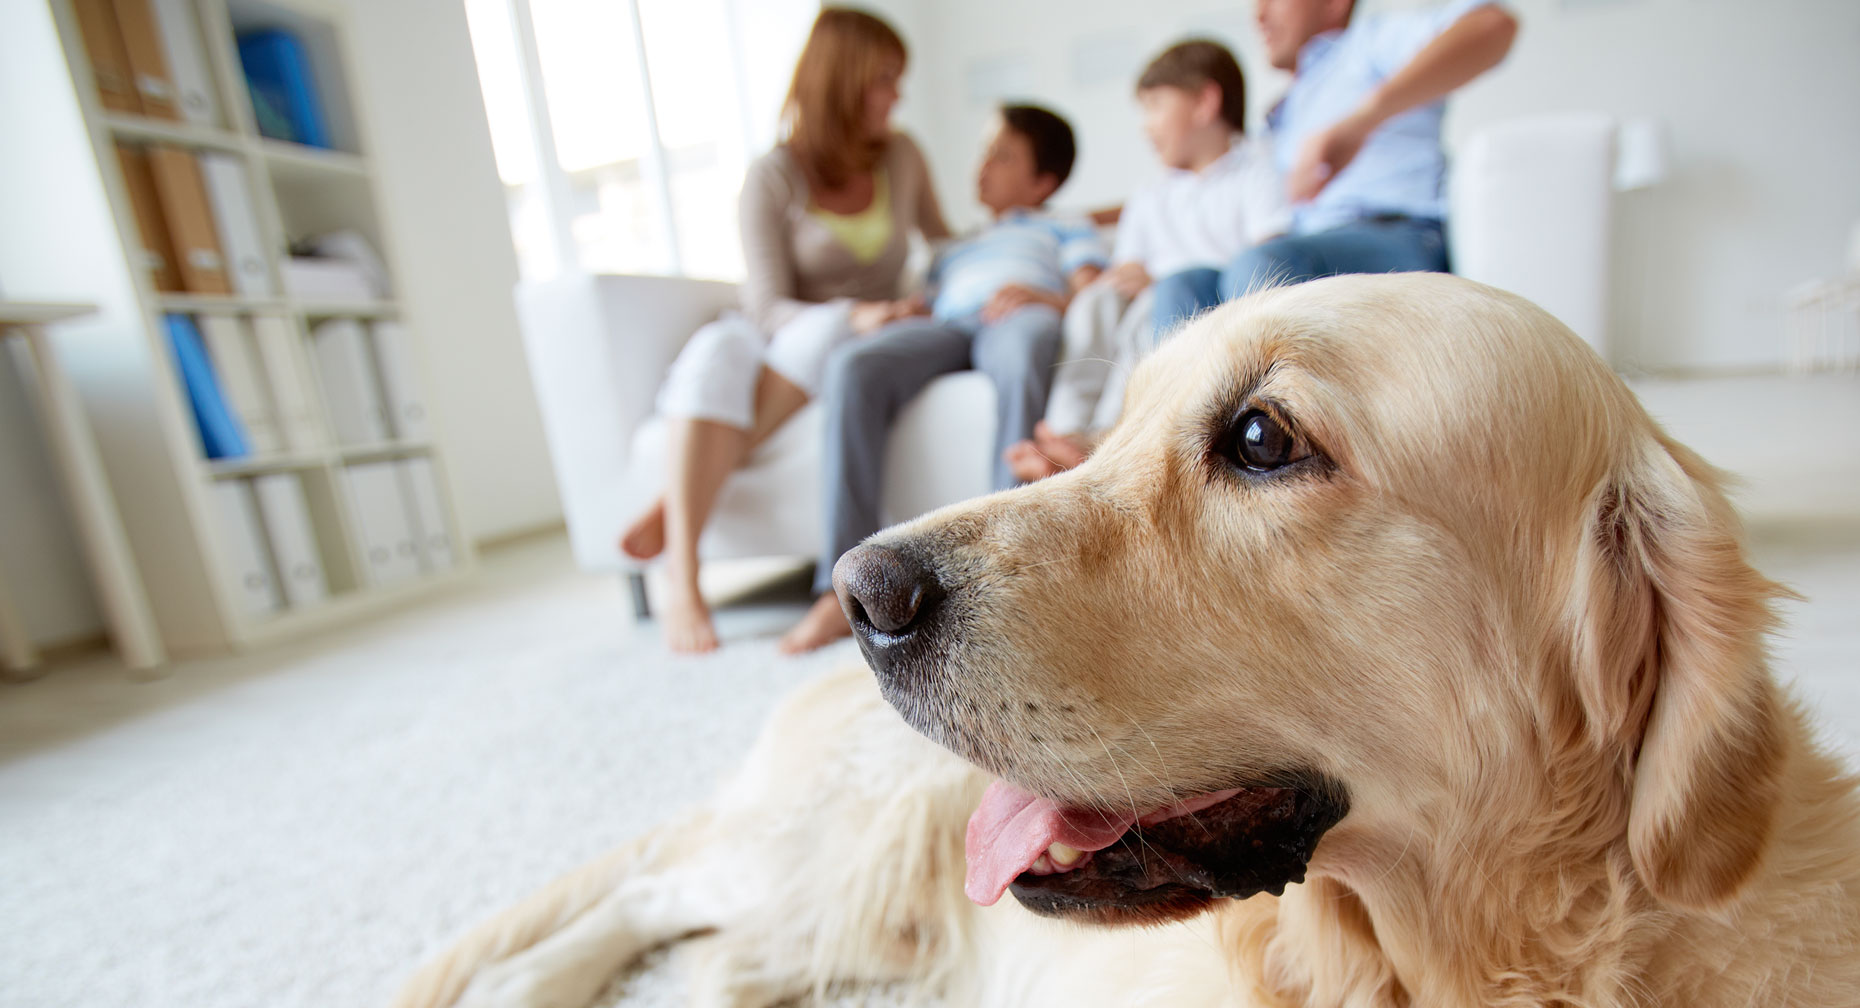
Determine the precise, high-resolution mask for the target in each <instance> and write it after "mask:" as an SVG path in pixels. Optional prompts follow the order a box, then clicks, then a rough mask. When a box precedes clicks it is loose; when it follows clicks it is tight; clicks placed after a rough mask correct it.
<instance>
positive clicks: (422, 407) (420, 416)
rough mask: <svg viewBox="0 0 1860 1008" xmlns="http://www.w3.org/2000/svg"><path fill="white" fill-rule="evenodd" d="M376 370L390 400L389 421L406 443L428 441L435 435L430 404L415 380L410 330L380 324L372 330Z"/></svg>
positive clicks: (383, 323)
mask: <svg viewBox="0 0 1860 1008" xmlns="http://www.w3.org/2000/svg"><path fill="white" fill-rule="evenodd" d="M369 330H370V332H369V335H370V337H372V338H371V339H370V341H369V342H371V343H372V344H373V345H374V351H375V367H376V369H377V371H378V372H379V374H380V376H381V393H382V395H383V396H384V397H385V398H386V400H387V411H388V421H389V423H390V424H391V425H392V427H393V431H394V436H395V437H396V438H399V439H400V440H402V441H424V440H426V438H427V437H428V435H429V434H430V433H431V429H430V428H429V427H428V426H427V422H426V400H425V397H423V396H422V395H421V394H420V384H419V382H418V380H417V379H416V378H415V377H414V368H413V363H412V359H411V357H410V354H411V353H412V348H411V347H410V346H408V345H407V330H406V328H405V327H403V326H402V325H401V324H400V323H399V322H387V321H382V322H376V323H375V324H374V325H372V326H370V327H369Z"/></svg>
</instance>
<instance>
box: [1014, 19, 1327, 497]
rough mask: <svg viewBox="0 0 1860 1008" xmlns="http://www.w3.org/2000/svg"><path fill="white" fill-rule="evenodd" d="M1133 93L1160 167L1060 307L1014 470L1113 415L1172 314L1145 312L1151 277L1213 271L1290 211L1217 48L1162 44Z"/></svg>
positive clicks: (1235, 71) (1038, 473)
mask: <svg viewBox="0 0 1860 1008" xmlns="http://www.w3.org/2000/svg"><path fill="white" fill-rule="evenodd" d="M1137 101H1138V102H1139V103H1140V104H1141V105H1142V106H1143V129H1144V132H1145V134H1147V135H1148V137H1149V141H1150V145H1151V146H1152V147H1154V148H1155V149H1156V155H1157V157H1158V158H1159V159H1160V160H1161V161H1162V163H1163V166H1164V168H1165V169H1166V173H1165V174H1164V176H1163V177H1162V178H1161V179H1158V180H1157V181H1155V182H1153V183H1151V184H1150V185H1148V186H1146V187H1144V188H1143V189H1141V190H1139V191H1138V192H1137V193H1136V194H1135V195H1133V196H1132V197H1131V198H1130V201H1129V202H1128V203H1126V204H1125V205H1124V208H1123V212H1122V214H1121V215H1120V216H1119V218H1118V222H1117V242H1116V247H1115V248H1114V249H1113V250H1112V253H1111V263H1112V265H1111V268H1110V269H1109V270H1107V271H1106V272H1105V274H1104V276H1103V277H1101V278H1100V279H1099V280H1098V282H1097V283H1095V284H1093V285H1091V286H1090V287H1087V288H1085V290H1083V291H1081V292H1080V293H1079V294H1078V296H1077V297H1075V298H1074V299H1073V301H1072V303H1071V305H1070V306H1069V307H1068V309H1067V311H1066V318H1065V343H1064V355H1065V361H1064V363H1062V364H1061V365H1060V366H1059V369H1058V371H1057V372H1056V373H1055V375H1054V378H1053V389H1052V392H1051V394H1050V396H1049V398H1048V404H1047V411H1046V419H1045V420H1044V421H1042V422H1041V423H1040V424H1039V426H1037V427H1036V428H1035V430H1034V436H1033V438H1031V439H1029V440H1026V441H1021V442H1019V443H1017V444H1015V445H1013V446H1012V447H1010V448H1009V449H1008V451H1007V461H1008V464H1009V466H1010V467H1011V468H1012V469H1013V471H1014V474H1015V475H1016V476H1018V477H1020V478H1021V479H1023V480H1029V481H1031V480H1036V479H1040V478H1041V477H1044V476H1050V475H1052V474H1053V473H1055V472H1059V471H1061V470H1064V469H1070V468H1071V467H1072V466H1075V465H1077V464H1078V463H1079V462H1081V461H1083V460H1084V457H1085V452H1086V449H1087V447H1088V439H1089V437H1090V436H1091V435H1092V434H1094V433H1095V432H1097V431H1101V430H1103V429H1104V428H1106V427H1109V426H1110V424H1111V422H1112V421H1114V420H1116V419H1117V413H1118V410H1119V409H1120V408H1121V406H1122V403H1123V378H1124V375H1125V374H1127V373H1128V371H1129V369H1130V366H1131V365H1132V364H1133V363H1134V362H1135V360H1136V358H1137V357H1138V356H1140V355H1141V354H1142V353H1144V352H1145V351H1147V350H1148V349H1149V348H1150V347H1151V346H1152V345H1153V344H1154V342H1155V338H1156V334H1157V333H1160V332H1162V331H1163V330H1164V329H1165V328H1166V327H1167V324H1169V323H1172V322H1173V321H1174V320H1173V319H1157V318H1155V316H1154V311H1153V308H1152V304H1153V302H1154V301H1155V298H1154V297H1153V291H1152V287H1153V285H1154V281H1155V280H1157V279H1159V278H1164V277H1173V276H1176V275H1179V274H1182V273H1185V272H1188V271H1191V270H1199V269H1208V270H1218V269H1219V268H1220V267H1222V266H1224V265H1226V264H1227V263H1228V262H1231V261H1232V260H1233V258H1234V257H1235V256H1237V255H1239V254H1240V253H1241V252H1242V251H1244V250H1246V249H1248V248H1251V247H1252V246H1253V245H1256V244H1258V243H1259V242H1261V241H1263V240H1265V239H1267V238H1270V237H1272V236H1274V235H1277V234H1280V233H1281V232H1283V231H1284V230H1285V229H1286V227H1287V225H1288V223H1289V221H1290V216H1291V211H1290V209H1289V208H1288V207H1287V205H1286V202H1285V187H1284V184H1283V183H1282V182H1281V181H1280V180H1279V175H1278V171H1277V169H1276V168H1274V166H1273V160H1272V155H1271V152H1270V151H1269V150H1267V148H1266V145H1265V143H1264V142H1263V141H1262V140H1258V139H1255V138H1253V137H1250V136H1248V135H1246V133H1245V123H1246V79H1245V77H1244V76H1242V74H1241V72H1240V65H1239V63H1238V62H1236V61H1235V59H1234V57H1233V54H1232V53H1231V52H1229V51H1228V50H1227V48H1226V47H1224V46H1222V45H1220V44H1219V43H1216V42H1209V41H1205V40H1200V39H1192V40H1189V41H1186V42H1181V43H1178V44H1176V45H1173V46H1171V47H1169V48H1168V49H1167V50H1164V51H1163V53H1162V54H1161V55H1159V56H1157V57H1156V58H1155V59H1154V60H1152V61H1151V62H1150V65H1149V66H1148V67H1147V68H1145V69H1144V71H1143V75H1142V76H1141V77H1139V78H1138V80H1137ZM1107 362H1111V363H1107Z"/></svg>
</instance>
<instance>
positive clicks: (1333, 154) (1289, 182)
mask: <svg viewBox="0 0 1860 1008" xmlns="http://www.w3.org/2000/svg"><path fill="white" fill-rule="evenodd" d="M1374 129H1375V123H1374V121H1372V120H1371V119H1369V118H1368V117H1367V116H1364V115H1362V114H1361V113H1358V114H1354V115H1349V116H1345V117H1344V118H1343V119H1342V120H1340V121H1338V122H1337V123H1336V124H1335V125H1332V126H1330V127H1328V128H1326V129H1321V130H1319V131H1317V132H1316V133H1313V134H1311V135H1310V136H1308V137H1306V138H1305V143H1304V146H1303V147H1301V148H1299V150H1298V161H1297V162H1296V163H1295V164H1293V165H1292V171H1291V174H1290V175H1289V176H1287V177H1286V180H1285V192H1286V195H1287V196H1289V197H1291V200H1292V202H1293V203H1307V202H1310V201H1311V200H1313V199H1316V198H1317V194H1318V193H1320V192H1323V191H1324V187H1325V186H1327V185H1329V184H1330V180H1331V179H1334V178H1336V177H1337V176H1338V175H1339V174H1341V173H1342V172H1343V170H1344V169H1345V168H1347V167H1349V165H1350V162H1351V161H1353V160H1355V159H1356V154H1357V152H1358V151H1360V150H1362V149H1363V141H1365V140H1368V139H1369V134H1370V132H1371V131H1372V130H1374Z"/></svg>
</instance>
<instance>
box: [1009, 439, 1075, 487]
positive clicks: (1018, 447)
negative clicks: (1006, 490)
mask: <svg viewBox="0 0 1860 1008" xmlns="http://www.w3.org/2000/svg"><path fill="white" fill-rule="evenodd" d="M1002 458H1004V459H1005V460H1006V461H1007V464H1008V471H1009V472H1011V473H1013V474H1014V478H1015V479H1017V480H1020V481H1021V482H1022V483H1033V482H1035V481H1038V480H1043V479H1045V478H1046V477H1048V476H1052V475H1055V474H1057V473H1061V472H1064V471H1065V470H1063V469H1061V468H1060V467H1059V465H1058V464H1057V463H1055V462H1054V461H1053V460H1052V459H1050V458H1047V457H1046V456H1045V455H1044V454H1043V453H1041V451H1040V446H1039V445H1037V444H1035V443H1034V442H1033V439H1032V438H1028V439H1027V440H1025V441H1016V442H1014V443H1013V444H1011V445H1008V448H1007V451H1006V452H1005V453H1004V454H1003V455H1002Z"/></svg>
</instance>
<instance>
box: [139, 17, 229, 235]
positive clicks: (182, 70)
mask: <svg viewBox="0 0 1860 1008" xmlns="http://www.w3.org/2000/svg"><path fill="white" fill-rule="evenodd" d="M150 2H151V3H152V4H153V6H154V8H155V25H156V28H157V30H158V31H159V32H160V34H161V45H162V51H163V52H165V53H166V54H167V56H168V76H169V77H170V78H172V79H173V81H174V91H175V104H176V105H178V106H179V107H180V110H181V118H182V119H185V120H187V121H188V122H190V123H194V124H196V125H199V126H218V125H219V124H220V102H219V98H218V97H217V96H215V95H214V93H213V74H212V71H211V70H210V69H209V68H208V67H207V54H206V50H205V49H204V48H203V47H202V45H201V41H200V40H201V38H202V36H201V34H200V25H199V24H198V23H197V22H196V21H195V20H194V5H193V3H192V0H150ZM216 209H217V208H216Z"/></svg>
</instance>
